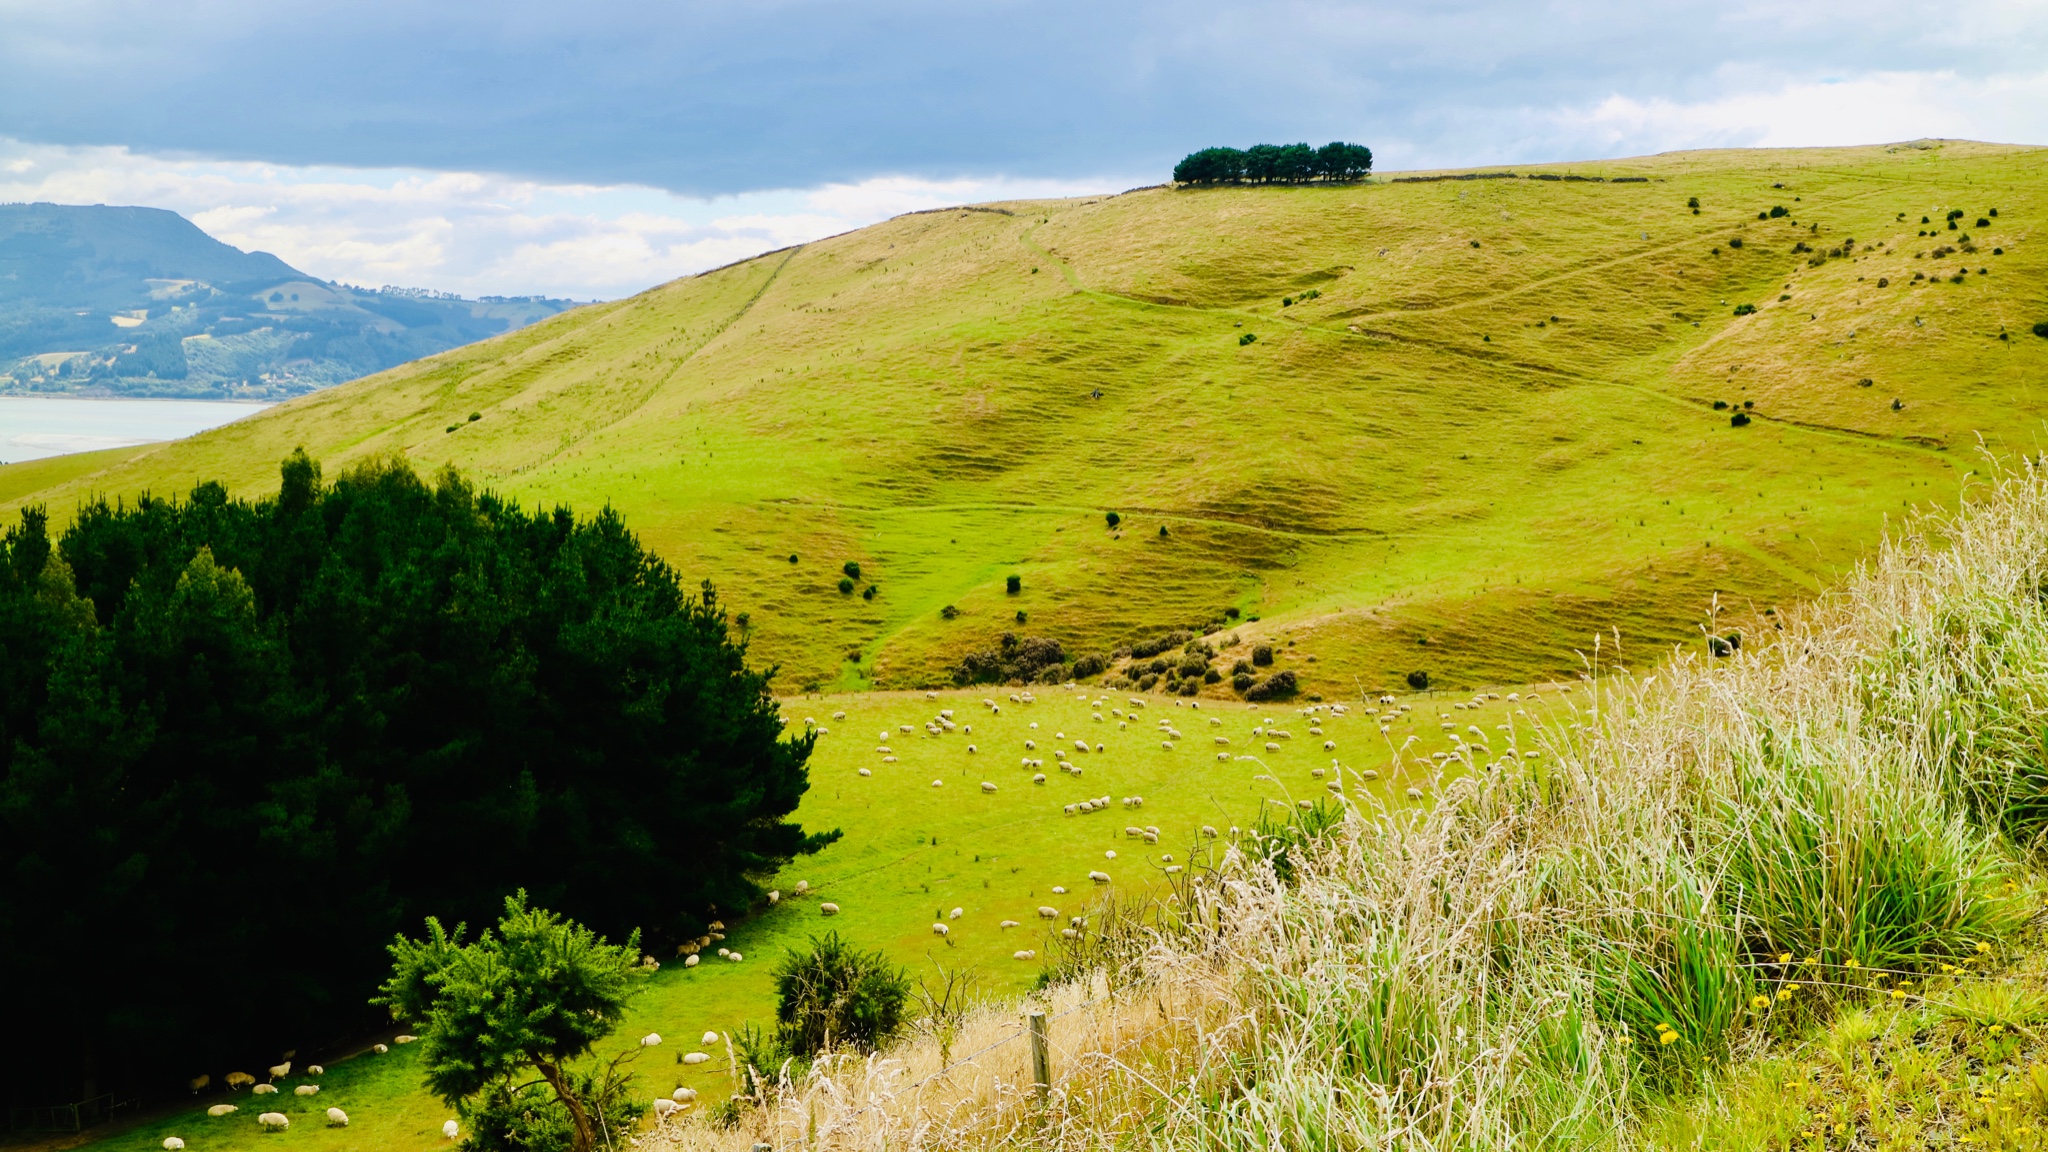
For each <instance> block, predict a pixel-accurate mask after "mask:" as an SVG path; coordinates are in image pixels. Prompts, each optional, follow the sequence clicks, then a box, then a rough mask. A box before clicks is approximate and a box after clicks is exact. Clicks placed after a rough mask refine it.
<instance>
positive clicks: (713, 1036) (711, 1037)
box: [697, 1032, 718, 1045]
mask: <svg viewBox="0 0 2048 1152" xmlns="http://www.w3.org/2000/svg"><path fill="white" fill-rule="evenodd" d="M697 1043H699V1044H707V1045H708V1044H716V1043H718V1033H716V1032H706V1033H704V1035H703V1036H702V1037H701V1038H700V1039H698V1041H697Z"/></svg>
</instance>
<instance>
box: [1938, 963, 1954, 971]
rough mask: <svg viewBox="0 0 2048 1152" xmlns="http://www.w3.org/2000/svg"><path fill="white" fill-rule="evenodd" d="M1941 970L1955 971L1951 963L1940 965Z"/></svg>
mask: <svg viewBox="0 0 2048 1152" xmlns="http://www.w3.org/2000/svg"><path fill="white" fill-rule="evenodd" d="M1941 970H1942V971H1943V972H1954V971H1956V966H1955V965H1953V964H1943V965H1942V966H1941Z"/></svg>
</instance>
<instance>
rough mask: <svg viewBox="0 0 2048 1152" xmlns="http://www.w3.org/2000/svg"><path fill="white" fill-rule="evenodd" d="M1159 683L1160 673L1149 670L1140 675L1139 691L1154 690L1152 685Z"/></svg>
mask: <svg viewBox="0 0 2048 1152" xmlns="http://www.w3.org/2000/svg"><path fill="white" fill-rule="evenodd" d="M1157 683H1159V676H1158V674H1157V673H1154V672H1147V673H1145V674H1144V675H1143V676H1140V677H1138V691H1140V692H1150V691H1151V690H1152V686H1153V685H1154V684H1157Z"/></svg>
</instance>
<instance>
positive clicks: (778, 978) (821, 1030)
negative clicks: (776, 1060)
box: [764, 932, 910, 1071]
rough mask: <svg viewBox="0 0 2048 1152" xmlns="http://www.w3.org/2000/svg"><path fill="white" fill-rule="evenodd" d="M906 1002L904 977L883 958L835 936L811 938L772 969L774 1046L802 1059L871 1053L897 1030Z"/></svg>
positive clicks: (832, 934) (906, 987)
mask: <svg viewBox="0 0 2048 1152" xmlns="http://www.w3.org/2000/svg"><path fill="white" fill-rule="evenodd" d="M909 999H910V979H909V977H907V976H905V975H904V974H903V971H902V969H900V968H898V967H897V966H896V965H895V964H893V963H891V962H890V961H889V958H888V957H886V956H884V955H883V954H882V953H880V952H862V951H860V950H859V949H857V948H855V947H853V946H852V945H850V944H848V943H847V942H846V941H844V940H842V939H840V937H839V934H838V933H837V932H827V933H826V934H825V935H823V936H814V937H812V938H811V942H810V947H809V948H806V949H801V950H795V949H793V950H791V951H790V952H789V953H788V954H787V955H785V956H784V957H783V958H782V961H781V963H779V964H777V965H776V966H775V1029H776V1044H777V1046H778V1048H779V1049H780V1050H781V1051H783V1052H785V1053H787V1054H789V1055H792V1056H801V1057H810V1056H815V1055H817V1054H818V1053H820V1052H823V1051H826V1050H827V1049H828V1048H847V1049H851V1050H853V1051H856V1052H872V1051H874V1050H875V1049H877V1048H879V1047H881V1046H882V1045H883V1044H884V1043H886V1042H887V1041H888V1040H889V1039H890V1038H891V1037H892V1036H894V1035H895V1034H896V1032H897V1030H898V1029H900V1028H902V1026H903V1022H904V1009H905V1005H906V1004H907V1003H908V1002H909ZM764 1071H766V1069H764Z"/></svg>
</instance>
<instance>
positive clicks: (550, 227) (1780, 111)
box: [0, 0, 2048, 298]
mask: <svg viewBox="0 0 2048 1152" xmlns="http://www.w3.org/2000/svg"><path fill="white" fill-rule="evenodd" d="M1918 136H1952V137H1971V138H1976V139H1988V140H1998V141H2007V142H2019V143H2042V142H2048V4H2043V3H2040V2H2038V0H2035V2H2031V3H2017V2H2011V0H1977V2H1974V3H1970V4H1957V3H1953V2H1949V3H1941V4H1935V3H1891V2H1887V0H1856V2H1854V3H1850V2H1846V0H1819V2H1810V0H1791V2H1788V0H1773V2H1769V3H1758V2H1748V0H1714V2H1711V3H1706V2H1699V3H1695V2H1684V0H1630V2H1626V3H1623V2H1607V0H1585V2H1576V3H1565V2H1559V3H1548V4H1546V3H1531V2H1519V3H1518V2H1513V0H1469V2H1463V3H1438V4H1428V3H1417V2H1414V0H1409V2H1402V3H1394V2H1385V0H1360V2H1336V0H1331V2H1321V3H1307V2H1290V3H1263V4H1261V3H1234V4H1233V3H1218V2H1211V0H1173V2H1172V3H1165V2H1159V3H1151V2H1145V3H1122V4H1119V3H1115V2H1114V0H1109V2H1105V0H1093V2H1091V3H1073V2H1069V0H1035V2H1033V3H1029V4H1026V3H1020V2H1001V0H999V2H991V3H974V2H973V0H952V2H950V3H936V2H920V0H876V2H862V0H762V2H755V3H749V4H712V3H696V2H691V0H671V2H667V3H647V2H627V0H579V2H576V3H563V2H561V0H548V2H545V3H540V2H532V0H487V2H471V0H402V2H401V0H350V2H349V3H344V4H337V3H332V2H330V0H261V2H256V0H0V200H56V201H60V202H69V203H96V202H103V203H127V204H149V205H155V206H159V207H166V208H172V209H176V210H178V211H181V212H184V213H185V214H186V215H188V216H190V217H192V218H193V219H194V220H195V221H197V222H198V223H199V224H200V225H201V226H202V227H205V228H206V229H207V230H208V231H209V232H212V233H213V234H214V235H216V236H219V237H220V238H222V239H224V240H227V241H228V242H230V243H233V244H237V245H240V246H242V247H245V248H260V249H264V250H267V251H271V252H275V253H277V254H278V255H279V256H281V257H283V258H284V259H285V260H287V261H289V262H291V263H293V264H295V265H297V266H298V267H300V268H302V269H304V270H305V271H308V272H311V273H313V274H315V275H320V276H325V277H329V278H333V279H339V280H344V281H349V282H354V283H369V284H385V283H390V284H401V285H409V286H420V287H432V288H441V289H450V290H455V291H460V292H463V293H465V294H469V295H476V294H482V293H503V294H524V293H532V292H544V293H549V294H554V295H570V296H575V297H577V298H590V297H593V296H601V297H609V296H617V295H622V294H625V293H628V292H632V291H635V290H637V289H640V288H643V287H647V286H649V285H652V284H654V283H658V282H660V281H662V280H665V279H668V278H671V277H673V276H677V275H681V274H683V273H687V272H691V271H696V270H699V269H702V268H706V267H711V266H714V265H717V264H721V263H724V262H726V261H728V260H732V259H735V258H737V257H740V256H744V255H747V254H750V253H752V252H758V251H761V250H763V249H767V248H772V247H777V246H780V245H782V244H787V243H790V242H793V241H798V240H805V239H811V238H815V237H817V236H821V235H827V234H830V233H832V232H837V231H842V230H844V229H847V228H850V227H857V226H859V225H861V224H865V223H868V222H871V221H873V220H876V219H880V218H882V217H885V216H888V215H891V214H894V213H896V212H901V211H905V210H907V209H911V208H921V207H932V206H937V205H941V204H949V203H958V202H962V201H967V200H982V199H992V198H998V197H1005V196H1013V195H1039V194H1073V193H1080V192H1088V191H1113V190H1118V189H1122V188H1126V187H1132V186H1135V185H1140V184H1150V183H1157V182H1159V181H1161V180H1163V179H1164V178H1165V176H1166V174H1167V173H1168V172H1169V171H1170V170H1171V168H1172V165H1173V162H1174V161H1175V160H1176V159H1178V158H1179V157H1180V156H1181V155H1183V154H1185V153H1186V152H1189V151H1191V150H1193V149H1195V148H1199V147H1203V146H1206V145H1210V144H1235V145H1247V144H1252V143H1257V142H1260V141H1273V142H1289V141H1295V140H1306V141H1310V142H1314V143H1322V142H1325V141H1328V140H1333V139H1343V140H1351V141H1356V142H1359V143H1363V144H1367V145H1370V146H1371V147H1372V149H1373V151H1374V153H1375V154H1376V156H1377V158H1378V167H1379V168H1380V169H1381V170H1387V169H1399V168H1415V167H1437V166H1452V165H1490V164H1509V163H1517V162H1530V161H1539V160H1578V159H1595V158H1600V157H1611V156H1626V155H1635V154H1640V153H1646V152H1658V151H1666V150H1670V149H1678V148H1697V147H1709V146H1723V145H1760V146H1776V145H1792V144H1856V143H1876V142H1883V141H1891V140H1903V139H1911V138H1914V137H1918Z"/></svg>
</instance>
